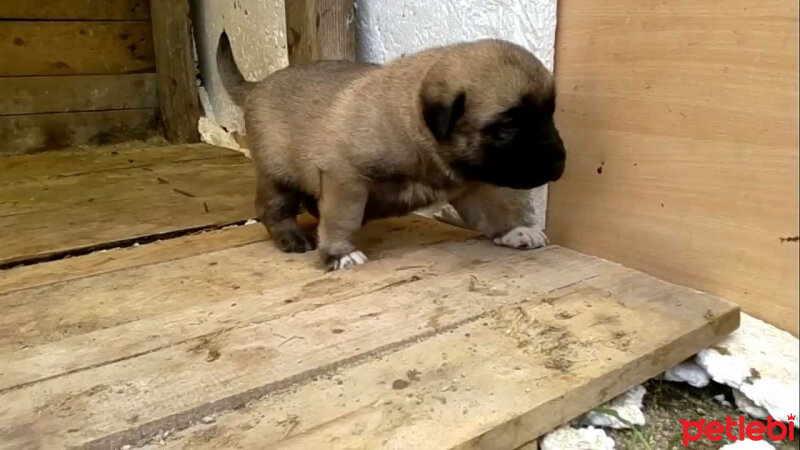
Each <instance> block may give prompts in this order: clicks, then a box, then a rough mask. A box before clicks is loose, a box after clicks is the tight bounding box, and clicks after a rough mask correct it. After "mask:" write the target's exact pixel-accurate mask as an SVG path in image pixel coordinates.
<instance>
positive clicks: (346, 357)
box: [0, 218, 738, 449]
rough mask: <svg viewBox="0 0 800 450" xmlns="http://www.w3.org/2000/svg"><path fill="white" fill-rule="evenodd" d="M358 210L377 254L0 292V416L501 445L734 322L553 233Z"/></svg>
mask: <svg viewBox="0 0 800 450" xmlns="http://www.w3.org/2000/svg"><path fill="white" fill-rule="evenodd" d="M367 228H368V229H367V230H365V231H366V232H367V233H366V235H365V236H362V238H367V239H368V242H365V243H364V248H365V249H367V252H368V253H369V254H370V256H374V257H375V258H374V260H373V261H372V262H370V263H369V264H367V265H365V266H362V267H359V268H357V269H355V270H349V271H343V272H338V273H333V274H326V273H323V272H322V270H320V267H319V265H317V264H315V262H316V258H317V255H315V254H313V253H308V254H303V255H286V254H283V253H280V252H279V251H277V250H276V248H275V247H274V246H272V245H267V243H265V242H257V243H251V244H245V245H240V246H237V247H235V248H227V249H220V248H218V247H217V243H214V244H213V245H212V246H211V247H210V249H209V252H207V253H202V254H194V255H187V256H185V257H182V258H178V259H171V258H167V259H162V258H163V255H164V254H163V253H160V252H159V253H158V254H157V255H160V256H156V258H155V259H154V260H153V262H152V264H150V265H136V266H131V267H129V268H122V269H120V270H116V271H113V272H105V273H100V274H97V275H95V276H90V277H87V278H79V279H73V280H71V281H66V282H63V283H57V284H51V285H42V286H38V287H33V288H31V289H26V290H20V291H15V292H10V293H7V294H5V295H2V296H0V312H2V314H0V321H2V326H0V342H2V343H0V362H2V363H3V367H4V370H3V373H2V374H0V405H1V406H0V423H2V426H0V435H4V436H11V437H13V438H14V439H16V442H18V443H19V445H20V446H24V445H29V446H39V447H49V446H52V445H53V444H55V443H57V444H58V445H62V446H63V445H67V446H82V445H86V446H87V448H109V447H111V448H118V447H121V446H123V445H125V444H135V443H137V442H139V441H140V440H141V439H144V440H145V441H146V440H147V439H150V438H152V437H153V436H154V435H156V434H159V436H160V435H161V434H160V433H161V432H162V431H166V430H182V429H184V428H186V427H191V426H192V424H194V423H197V422H199V421H200V419H202V418H204V417H206V416H213V419H212V420H216V421H217V423H218V424H219V425H220V426H222V427H225V430H227V431H226V432H225V433H221V434H220V435H218V436H217V435H214V434H211V435H209V434H207V433H205V430H204V426H202V425H201V426H198V427H192V428H189V429H187V430H186V431H185V432H184V433H183V434H181V435H179V436H178V437H177V439H176V440H173V441H172V442H168V443H166V444H168V445H172V446H177V447H182V446H185V447H189V448H200V447H205V448H220V447H230V446H235V444H232V442H237V443H241V444H242V445H243V446H245V447H264V446H268V447H271V446H274V447H280V448H303V449H306V448H330V447H337V448H338V447H343V446H347V444H350V445H349V446H350V447H354V448H373V447H376V446H380V445H381V443H383V444H385V445H388V446H392V447H394V446H403V447H410V448H451V447H455V446H459V445H460V446H463V447H462V448H493V449H514V448H517V447H519V446H520V445H522V444H524V443H526V442H528V441H530V440H531V439H534V438H535V437H537V436H538V435H539V434H541V433H543V432H545V431H547V430H548V429H549V428H552V427H554V426H556V425H558V424H559V423H561V422H563V421H566V420H569V419H570V418H571V417H573V416H575V415H577V414H579V413H581V412H583V411H584V410H586V409H589V408H591V407H593V406H595V405H597V404H600V403H602V402H603V401H605V400H607V399H609V398H610V397H613V396H615V395H617V394H618V393H620V392H622V391H624V390H626V389H628V388H629V387H630V386H631V385H633V384H636V383H638V382H640V381H642V380H644V379H647V378H650V377H652V376H653V375H656V374H657V373H659V372H661V371H663V370H664V368H666V367H668V366H670V365H672V364H675V363H677V362H679V361H681V360H682V359H683V358H685V357H688V356H690V355H691V354H693V353H694V352H696V351H697V350H699V349H700V348H703V347H705V346H708V345H711V344H713V343H714V342H716V341H717V340H718V339H720V338H721V337H722V336H724V335H725V334H727V333H729V332H730V331H732V330H733V329H735V328H736V326H737V324H738V310H737V308H736V307H734V306H733V305H731V304H728V303H726V302H724V301H720V300H719V299H716V298H713V297H711V296H709V295H706V294H702V293H698V292H695V291H693V290H690V289H686V288H682V287H678V286H675V285H670V284H667V283H664V282H660V281H658V280H656V279H654V278H652V277H649V276H646V275H643V274H641V273H638V272H635V271H632V270H630V269H626V268H624V267H621V266H619V265H616V264H613V263H609V262H607V261H603V260H601V259H599V258H593V257H588V256H585V255H581V254H578V253H576V252H573V251H569V250H566V249H563V248H558V247H548V248H545V249H541V250H535V251H527V252H521V251H516V250H512V249H507V248H500V247H497V246H494V245H492V244H491V243H490V242H488V241H486V240H467V241H464V240H463V237H464V236H465V235H467V234H468V232H466V231H464V230H459V229H455V228H452V227H449V226H447V225H444V224H439V223H436V222H433V221H429V220H424V219H419V218H404V219H398V220H390V221H381V222H376V223H373V224H371V225H370V226H368V227H367ZM369 230H372V231H369ZM443 236H454V237H455V240H449V239H447V238H445V241H444V242H443V241H442V237H443ZM215 241H217V239H216V238H215ZM140 251H142V250H140ZM131 255H132V253H131ZM154 255H156V254H154ZM79 258H85V257H79ZM102 264H103V263H102V262H101V265H102ZM111 264H119V261H116V262H113V263H111ZM23 269H24V268H23ZM109 304H113V305H114V307H113V308H109V307H107V306H98V305H109ZM20 315H29V316H31V317H29V318H27V319H23V318H22V317H20ZM32 316H36V318H35V319H34V318H33V317H32ZM534 318H535V319H534ZM20 324H26V325H24V326H23V327H21V328H20V326H19V325H20ZM243 407H244V409H242V408H243ZM465 409H466V410H468V412H469V414H465V413H464V410H465ZM253 417H260V418H262V419H263V420H258V421H256V422H250V421H249V419H252V418H253ZM245 422H247V424H246V425H245ZM453 423H458V424H459V426H457V427H454V426H453ZM228 426H230V428H228ZM359 430H360V431H359ZM173 432H174V431H173ZM223 435H225V436H223ZM154 443H155V444H158V441H156V442H154Z"/></svg>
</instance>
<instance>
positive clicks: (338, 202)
mask: <svg viewBox="0 0 800 450" xmlns="http://www.w3.org/2000/svg"><path fill="white" fill-rule="evenodd" d="M320 182H321V185H320V196H321V197H320V200H319V214H320V222H319V229H318V233H319V252H320V257H321V258H322V262H323V263H324V264H325V267H326V268H327V269H328V270H329V271H330V270H340V269H347V268H348V267H352V266H357V265H359V264H364V263H365V262H367V257H366V256H365V255H364V254H363V253H362V252H361V251H359V250H358V249H357V248H356V247H355V245H353V244H352V242H351V240H352V238H353V235H354V234H355V233H356V231H358V230H359V229H360V228H361V224H362V221H363V218H364V207H365V206H366V204H367V198H368V196H369V190H368V188H367V187H366V186H364V185H363V184H360V183H357V182H343V181H341V179H339V178H336V177H331V176H328V175H326V174H322V176H321V177H320Z"/></svg>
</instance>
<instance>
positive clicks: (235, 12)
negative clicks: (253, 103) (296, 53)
mask: <svg viewBox="0 0 800 450" xmlns="http://www.w3.org/2000/svg"><path fill="white" fill-rule="evenodd" d="M283 5H284V3H283V0H232V1H222V0H192V14H193V17H192V19H193V25H194V34H195V44H196V47H197V57H198V60H199V63H200V64H199V65H200V75H201V77H202V79H203V86H204V87H205V91H206V93H207V94H208V97H207V98H206V99H204V100H206V101H204V102H203V107H204V110H205V116H206V117H207V118H209V119H211V120H212V121H214V122H217V123H218V124H219V125H222V126H224V127H225V128H227V129H228V130H231V131H239V132H243V131H244V124H243V121H242V116H241V110H240V109H239V108H237V107H236V105H234V103H233V101H232V100H231V99H230V97H229V96H228V94H227V92H226V91H225V88H224V87H223V86H222V82H221V81H220V78H219V72H218V70H217V63H216V54H217V44H218V43H219V37H220V35H221V34H222V32H223V30H224V31H225V32H227V34H228V38H229V39H230V42H231V48H232V49H233V56H234V59H235V60H236V64H237V65H238V67H239V71H241V72H242V75H243V76H244V77H245V78H246V79H247V80H250V81H258V80H261V79H262V78H264V77H266V76H267V75H269V74H270V73H272V72H274V71H276V70H278V69H281V68H283V67H286V66H287V65H288V64H289V57H288V53H287V49H286V13H285V10H284V7H283Z"/></svg>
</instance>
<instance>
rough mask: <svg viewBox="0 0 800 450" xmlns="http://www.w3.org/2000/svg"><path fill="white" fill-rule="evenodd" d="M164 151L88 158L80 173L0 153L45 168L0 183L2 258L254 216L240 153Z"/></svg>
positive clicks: (10, 162) (248, 174)
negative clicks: (120, 159) (170, 155)
mask: <svg viewBox="0 0 800 450" xmlns="http://www.w3.org/2000/svg"><path fill="white" fill-rule="evenodd" d="M0 120H1V119H0ZM198 147H201V148H209V146H198ZM186 150H187V149H185V148H184V151H186ZM162 152H164V150H163V149H161V148H151V149H149V150H145V151H141V152H139V153H138V155H137V156H136V159H135V160H134V159H132V158H131V157H130V155H128V157H127V159H125V161H126V162H127V163H128V165H129V167H122V168H117V169H110V168H109V167H108V165H107V163H98V164H97V167H96V168H95V169H96V170H93V167H92V165H91V161H87V165H86V166H85V167H83V168H82V171H81V172H79V173H77V174H76V173H74V172H73V171H71V170H66V171H60V170H59V167H57V166H48V165H47V164H46V163H45V162H46V161H48V160H51V159H50V158H51V156H50V155H49V154H42V155H29V156H18V157H6V158H0V164H4V165H6V166H9V167H14V166H19V165H22V164H17V163H15V160H16V161H19V160H23V161H27V162H28V163H29V164H30V165H31V166H33V167H40V168H42V172H39V174H38V175H33V176H32V174H31V173H30V172H28V178H27V179H25V180H21V181H18V182H16V183H8V184H2V185H0V199H1V200H0V228H1V229H3V230H4V233H3V234H2V236H0V264H6V265H7V264H11V263H16V262H23V261H26V260H30V259H41V258H45V257H49V256H51V255H57V254H63V253H68V252H71V251H75V250H80V249H85V248H91V247H95V246H108V245H110V244H112V243H115V242H123V241H129V240H131V239H137V238H146V237H148V236H150V235H161V234H164V233H171V232H175V231H179V230H184V229H195V228H202V227H206V226H213V225H219V224H226V223H231V222H237V221H242V220H247V219H249V218H251V217H252V215H253V211H252V192H251V191H252V189H253V188H252V184H253V182H254V181H253V171H252V166H251V163H250V161H249V160H248V159H247V158H245V157H244V156H243V155H241V154H240V153H238V152H234V151H231V150H225V149H214V152H216V156H215V157H206V158H199V157H197V156H196V157H195V159H191V158H182V159H180V158H179V159H177V160H166V161H165V160H164V158H163V156H162V155H161V153H162ZM114 156H119V155H114ZM36 159H39V160H40V161H39V162H36V161H32V160H36ZM150 159H152V161H149V160H150ZM111 167H113V165H111ZM0 171H2V169H0Z"/></svg>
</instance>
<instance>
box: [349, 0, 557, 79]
mask: <svg viewBox="0 0 800 450" xmlns="http://www.w3.org/2000/svg"><path fill="white" fill-rule="evenodd" d="M556 3H557V2H556V1H555V0H436V1H431V0H358V1H357V6H358V9H357V10H356V12H357V20H358V28H357V30H358V37H359V45H358V49H359V58H361V59H364V60H366V61H370V62H378V63H385V62H387V61H388V60H390V59H394V58H397V57H399V56H401V55H403V54H405V53H412V52H416V51H420V50H423V49H426V48H429V47H433V46H438V45H446V44H453V43H456V42H459V41H465V40H474V39H481V38H501V39H507V40H509V41H512V42H516V43H517V44H520V45H523V46H524V47H526V48H528V49H529V50H531V51H532V52H533V53H534V54H535V55H536V56H538V57H539V58H540V59H541V60H542V62H544V64H545V65H546V66H547V67H549V68H550V69H552V67H553V54H554V47H555V37H556Z"/></svg>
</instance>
